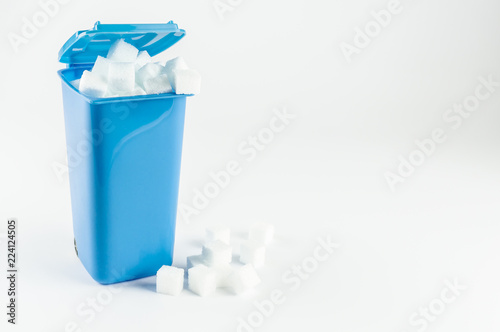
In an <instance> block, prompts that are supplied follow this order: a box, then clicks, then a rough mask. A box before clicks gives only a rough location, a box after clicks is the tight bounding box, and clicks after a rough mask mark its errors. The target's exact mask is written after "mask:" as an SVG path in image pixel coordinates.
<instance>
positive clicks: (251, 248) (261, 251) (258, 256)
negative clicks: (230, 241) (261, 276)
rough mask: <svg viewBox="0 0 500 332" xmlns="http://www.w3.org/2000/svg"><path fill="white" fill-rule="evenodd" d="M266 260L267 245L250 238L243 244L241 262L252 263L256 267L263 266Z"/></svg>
mask: <svg viewBox="0 0 500 332" xmlns="http://www.w3.org/2000/svg"><path fill="white" fill-rule="evenodd" d="M265 261H266V247H265V246H264V245H263V244H261V243H258V242H255V241H252V240H248V241H245V242H243V243H242V244H241V247H240V262H241V263H243V264H252V265H253V267H255V268H256V269H258V268H260V267H263V266H264V263H265Z"/></svg>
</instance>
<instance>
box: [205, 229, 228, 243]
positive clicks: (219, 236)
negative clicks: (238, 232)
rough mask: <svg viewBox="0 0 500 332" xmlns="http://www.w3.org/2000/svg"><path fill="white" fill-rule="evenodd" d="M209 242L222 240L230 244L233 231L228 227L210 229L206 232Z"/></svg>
mask: <svg viewBox="0 0 500 332" xmlns="http://www.w3.org/2000/svg"><path fill="white" fill-rule="evenodd" d="M206 234H207V242H213V241H217V240H220V241H222V242H224V243H225V244H229V243H230V240H231V231H230V230H229V228H227V227H209V228H207V230H206Z"/></svg>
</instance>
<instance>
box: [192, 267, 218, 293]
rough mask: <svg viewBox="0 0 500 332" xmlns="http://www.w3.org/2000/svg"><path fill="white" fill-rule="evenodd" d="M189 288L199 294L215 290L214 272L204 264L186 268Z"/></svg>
mask: <svg viewBox="0 0 500 332" xmlns="http://www.w3.org/2000/svg"><path fill="white" fill-rule="evenodd" d="M188 286H189V289H190V290H191V291H192V292H193V293H195V294H198V295H199V296H208V295H210V294H212V293H213V292H215V289H216V286H217V283H216V276H215V272H214V271H213V270H212V269H211V268H209V267H207V266H205V265H197V266H195V267H192V268H190V269H189V270H188Z"/></svg>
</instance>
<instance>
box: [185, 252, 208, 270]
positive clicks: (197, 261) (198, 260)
mask: <svg viewBox="0 0 500 332" xmlns="http://www.w3.org/2000/svg"><path fill="white" fill-rule="evenodd" d="M202 264H205V262H204V260H203V255H196V256H188V258H187V268H188V269H190V268H192V267H194V266H197V265H202Z"/></svg>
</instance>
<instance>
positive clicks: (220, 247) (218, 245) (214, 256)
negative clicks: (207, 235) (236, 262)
mask: <svg viewBox="0 0 500 332" xmlns="http://www.w3.org/2000/svg"><path fill="white" fill-rule="evenodd" d="M202 252H203V259H204V260H205V262H206V264H208V265H209V266H217V265H225V264H229V263H231V259H232V255H233V252H232V248H231V247H230V246H228V245H227V244H225V243H224V242H222V241H220V240H217V241H214V242H211V243H208V244H206V245H205V246H203V251H202Z"/></svg>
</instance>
